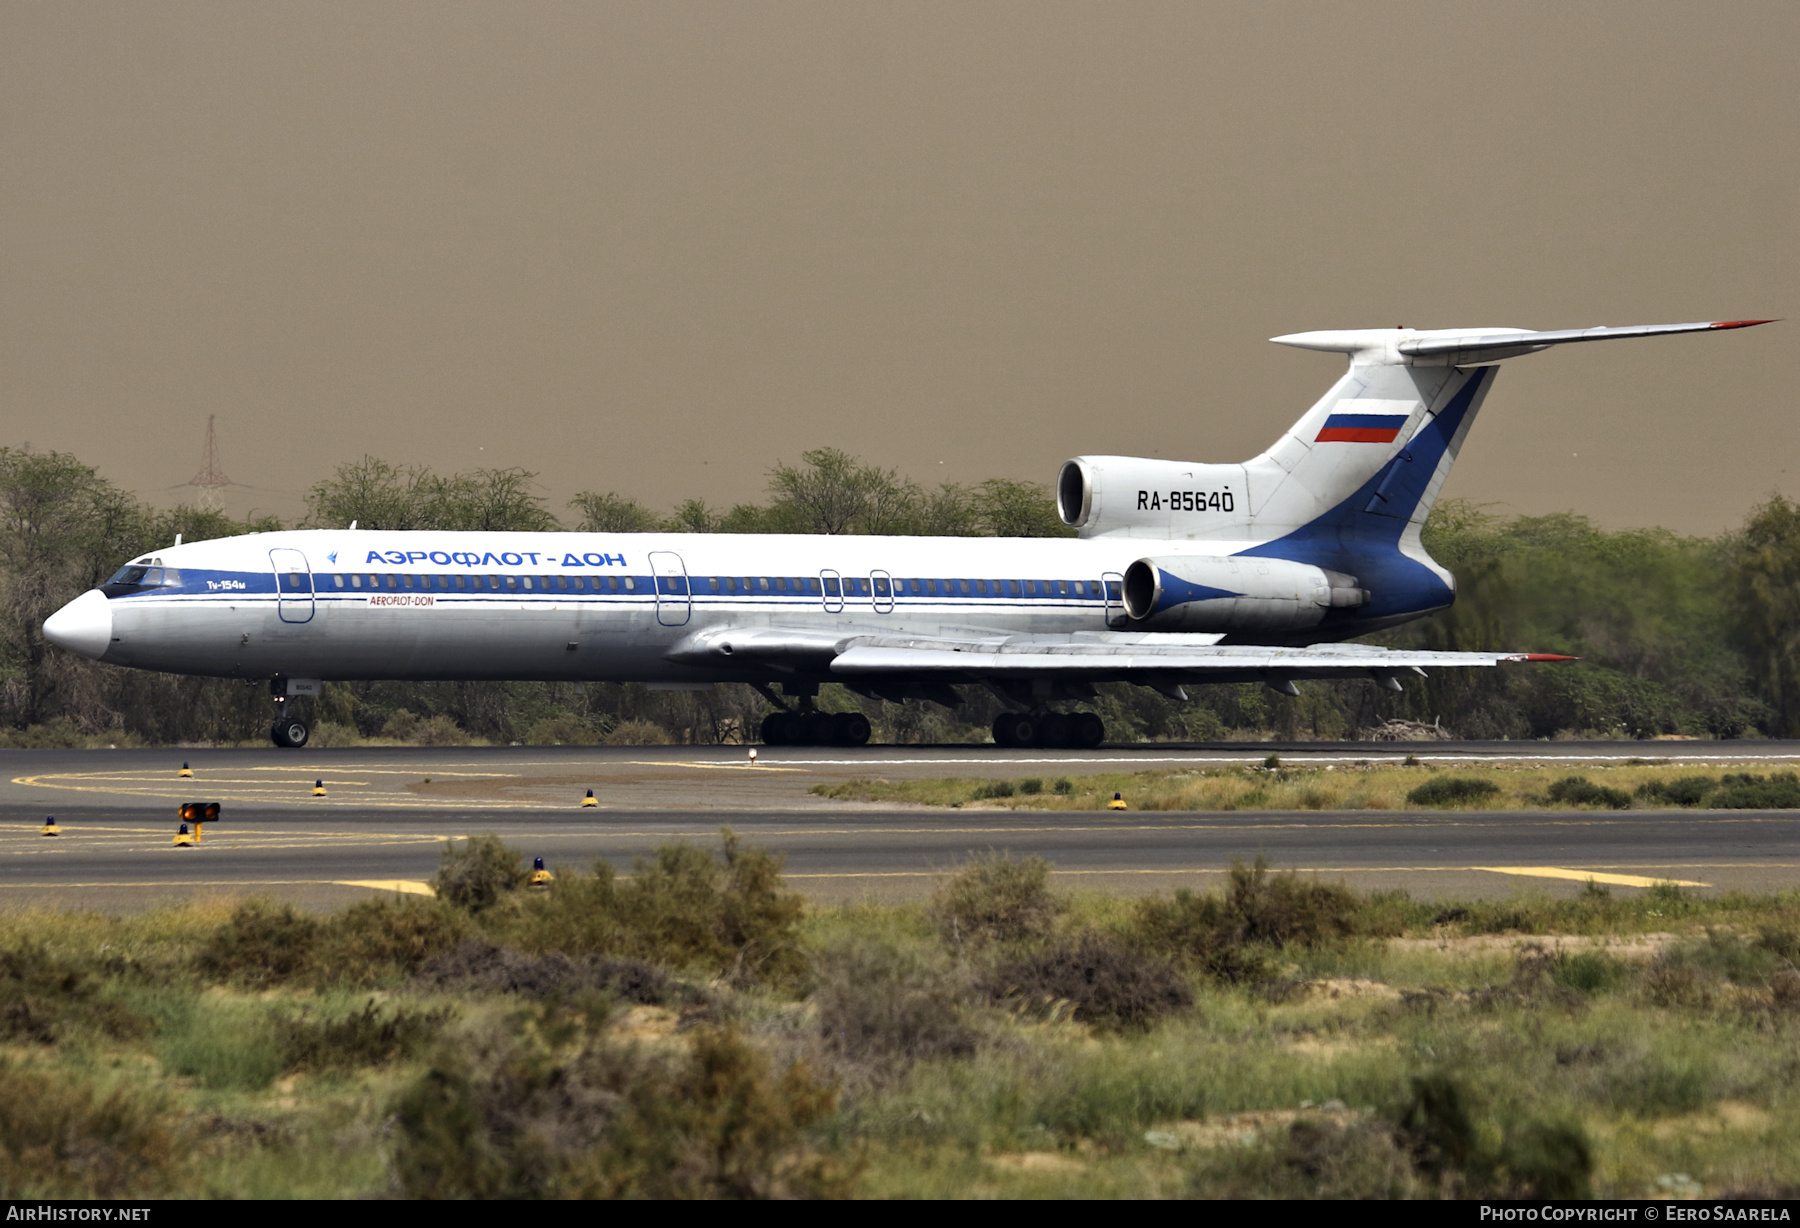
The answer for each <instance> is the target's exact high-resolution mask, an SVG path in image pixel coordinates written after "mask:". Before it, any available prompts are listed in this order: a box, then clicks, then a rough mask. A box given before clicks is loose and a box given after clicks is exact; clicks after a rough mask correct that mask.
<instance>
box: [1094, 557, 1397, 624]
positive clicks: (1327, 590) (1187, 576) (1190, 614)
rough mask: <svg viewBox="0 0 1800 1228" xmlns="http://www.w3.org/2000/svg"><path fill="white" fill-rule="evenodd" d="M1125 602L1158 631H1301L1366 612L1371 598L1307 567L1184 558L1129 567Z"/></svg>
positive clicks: (1337, 576)
mask: <svg viewBox="0 0 1800 1228" xmlns="http://www.w3.org/2000/svg"><path fill="white" fill-rule="evenodd" d="M1124 598H1125V612H1126V614H1128V615H1130V617H1131V619H1132V621H1133V622H1135V623H1139V624H1142V625H1146V626H1150V627H1154V628H1156V629H1157V630H1159V631H1176V630H1180V631H1295V630H1301V629H1304V628H1306V627H1314V626H1317V625H1318V624H1319V623H1320V622H1321V621H1323V620H1324V618H1325V614H1326V611H1328V610H1331V609H1333V608H1346V607H1354V606H1360V605H1365V604H1367V602H1368V600H1369V592H1368V590H1367V589H1363V588H1358V587H1357V586H1356V577H1354V576H1346V575H1343V574H1341V573H1339V572H1335V571H1326V570H1325V569H1324V568H1321V567H1314V566H1312V565H1311V564H1308V563H1295V562H1291V561H1289V560H1287V559H1265V558H1255V557H1251V556H1247V555H1238V556H1233V557H1226V558H1218V557H1210V556H1204V555H1185V556H1182V555H1177V556H1174V557H1169V558H1149V559H1139V560H1138V561H1137V562H1135V563H1133V564H1132V565H1131V566H1130V567H1127V568H1126V569H1125V592H1124Z"/></svg>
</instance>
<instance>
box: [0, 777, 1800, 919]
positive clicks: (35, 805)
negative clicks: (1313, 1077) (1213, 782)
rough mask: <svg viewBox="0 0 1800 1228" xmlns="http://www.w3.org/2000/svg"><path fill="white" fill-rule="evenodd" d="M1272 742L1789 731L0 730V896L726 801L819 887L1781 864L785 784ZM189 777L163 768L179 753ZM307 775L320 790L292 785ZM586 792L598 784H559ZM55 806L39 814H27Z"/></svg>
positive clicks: (1696, 832)
mask: <svg viewBox="0 0 1800 1228" xmlns="http://www.w3.org/2000/svg"><path fill="white" fill-rule="evenodd" d="M1272 749H1273V750H1274V751H1275V752H1276V753H1280V754H1282V755H1283V757H1284V758H1288V759H1291V760H1303V759H1313V760H1326V761H1329V760H1331V759H1334V758H1335V759H1339V760H1344V761H1353V760H1356V759H1368V760H1375V761H1378V760H1381V759H1383V758H1388V757H1392V758H1396V759H1397V758H1399V757H1400V756H1402V755H1404V754H1406V753H1408V752H1411V753H1414V754H1417V755H1418V756H1419V757H1420V758H1421V759H1423V760H1426V761H1442V762H1460V761H1467V760H1470V759H1474V758H1494V757H1500V756H1505V757H1507V758H1512V759H1515V760H1516V761H1519V762H1544V763H1564V762H1566V763H1569V764H1570V765H1571V766H1575V765H1577V764H1581V763H1594V762H1607V761H1615V762H1616V761H1623V760H1624V759H1626V758H1640V759H1659V758H1665V757H1666V758H1679V759H1681V760H1682V761H1684V762H1692V763H1694V765H1695V766H1696V769H1698V768H1699V767H1700V765H1701V764H1706V765H1716V766H1719V767H1725V766H1731V767H1743V766H1748V767H1751V768H1756V769H1761V770H1765V771H1766V770H1769V769H1771V768H1775V769H1779V768H1782V767H1784V766H1791V765H1792V764H1794V763H1796V762H1800V745H1797V744H1795V743H1770V742H1747V743H1716V742H1714V743H1599V744H1574V743H1491V744H1486V745H1485V746H1470V745H1468V744H1443V743H1438V744H1426V745H1417V744H1409V745H1403V746H1397V747H1385V746H1384V747H1376V746H1371V745H1370V744H1368V743H1357V744H1351V745H1350V746H1349V747H1348V748H1341V747H1333V746H1330V745H1329V744H1318V743H1312V744H1302V745H1301V746H1300V747H1299V748H1286V747H1283V748H1271V747H1269V746H1267V745H1264V744H1257V745H1254V746H1225V747H1208V748H1195V749H1187V748H1171V747H1167V746H1155V747H1148V748H1142V749H1139V748H1130V749H1127V750H1112V749H1106V748H1103V749H1101V750H1098V751H1092V752H1085V753H1084V752H1033V751H1004V750H998V749H996V748H993V747H986V748H961V747H952V748H930V749H925V750H918V749H915V748H910V747H907V748H898V747H869V748H863V749H861V750H854V751H846V750H818V749H805V750H802V749H788V750H775V751H768V752H766V753H765V754H762V755H760V756H759V758H761V759H762V760H763V762H762V763H761V764H760V765H759V766H757V767H754V768H752V767H749V766H747V760H746V758H745V752H744V750H743V749H742V748H736V747H729V748H706V747H702V748H695V747H657V748H602V749H586V748H583V749H575V748H537V747H517V748H480V749H470V748H443V749H428V750H419V749H413V748H397V749H356V750H344V751H337V750H323V751H313V752H306V751H302V752H299V753H298V754H295V753H292V752H279V751H274V750H270V751H266V752H265V751H258V750H205V751H199V750H195V751H180V750H174V751H170V750H157V751H140V750H129V751H126V750H121V751H41V752H27V751H13V752H0V763H4V764H5V766H7V767H8V768H9V769H10V770H9V771H8V772H6V773H5V775H4V779H5V780H6V782H7V783H6V784H5V785H4V786H3V787H0V907H30V906H35V905H45V906H51V905H53V906H58V907H69V906H77V907H81V906H90V907H97V908H103V909H109V910H112V909H121V910H131V909H139V908H144V907H149V906H153V905H155V904H157V903H161V902H172V901H176V900H184V899H193V898H204V897H229V896H245V895H253V894H268V895H273V896H276V897H278V898H285V899H290V900H293V901H295V902H297V903H300V904H303V905H305V906H308V907H319V908H324V907H332V906H336V905H339V904H342V903H346V902H348V901H351V900H354V899H357V898H362V897H365V896H366V895H367V894H368V893H369V892H371V891H393V890H399V891H418V890H421V889H422V884H423V883H424V881H425V880H427V879H429V878H430V876H431V874H432V872H433V871H434V869H435V868H436V866H437V864H438V860H439V857H440V855H441V850H442V847H443V842H444V841H445V840H448V839H452V838H457V837H463V836H467V835H471V834H476V833H480V832H489V831H491V832H495V833H498V834H499V835H500V836H502V837H503V838H504V839H505V840H506V841H507V842H508V843H509V844H511V845H513V846H514V847H516V848H518V850H519V851H520V852H521V853H522V854H524V855H525V856H527V857H532V856H541V857H543V858H544V859H545V860H546V862H547V863H548V864H549V865H550V866H551V867H552V868H553V869H554V868H556V867H558V866H561V867H563V868H565V869H569V868H585V867H586V866H588V865H590V864H592V863H593V862H594V861H595V860H596V859H598V858H605V859H606V860H608V861H610V862H612V863H613V864H614V865H616V866H617V867H618V868H619V869H620V870H622V871H625V872H629V870H630V867H631V864H632V862H633V860H634V859H635V858H636V857H639V856H642V855H645V854H647V853H649V852H650V851H651V850H652V849H653V848H655V847H656V846H657V845H659V844H661V843H664V842H665V841H668V840H670V839H677V838H679V839H686V840H689V841H691V842H695V843H700V844H715V843H716V841H717V838H718V831H719V828H720V827H721V826H724V825H729V826H730V827H732V829H733V830H734V831H736V832H737V834H738V835H739V836H740V837H742V838H743V839H744V840H745V841H746V842H747V843H750V844H753V845H757V846H761V847H767V848H770V849H773V850H775V851H778V852H780V853H782V854H784V855H785V856H786V859H787V871H788V877H789V880H790V882H791V883H792V884H793V885H794V886H795V887H797V888H798V889H800V890H802V891H804V892H805V893H806V894H808V895H809V896H811V897H813V898H815V899H820V900H845V899H857V898H878V899H892V898H908V897H913V898H916V897H918V896H920V895H924V894H926V893H928V892H929V891H930V890H931V888H932V886H933V885H934V884H935V883H936V881H937V880H938V878H939V876H940V875H941V874H943V873H944V872H945V871H946V870H949V869H951V868H953V867H954V866H955V865H956V864H957V863H958V862H960V861H962V860H964V859H966V858H967V857H969V856H970V855H973V854H980V853H984V852H987V851H990V850H993V851H1004V852H1008V853H1011V854H1012V855H1014V856H1020V857H1026V856H1037V857H1043V858H1045V859H1046V860H1048V861H1050V862H1051V863H1052V864H1053V865H1054V866H1055V877H1056V881H1058V882H1059V883H1060V884H1062V885H1065V886H1092V887H1106V888H1110V889H1115V890H1123V891H1127V892H1132V893H1138V892H1147V891H1153V890H1167V889H1172V888H1175V887H1204V886H1207V885H1209V884H1215V883H1217V882H1218V881H1219V877H1220V876H1221V875H1222V874H1224V873H1225V872H1227V871H1228V869H1229V867H1230V865H1231V863H1232V860H1233V859H1234V858H1243V859H1245V860H1249V859H1251V858H1254V857H1255V856H1257V855H1258V854H1259V853H1261V854H1263V855H1265V856H1267V857H1268V859H1269V860H1270V862H1271V863H1272V864H1274V865H1276V866H1278V867H1281V868H1294V869H1299V870H1302V871H1306V872H1316V873H1318V874H1320V875H1322V876H1324V877H1327V878H1330V879H1333V880H1342V881H1344V882H1347V883H1349V884H1350V885H1352V886H1354V887H1358V888H1361V889H1372V888H1393V887H1401V888H1405V889H1406V890H1408V891H1411V892H1412V893H1413V894H1414V895H1415V896H1419V897H1421V898H1443V899H1449V898H1474V897H1494V896H1506V895H1508V894H1511V893H1513V892H1515V891H1518V890H1521V889H1541V890H1545V891H1548V892H1551V893H1566V892H1572V891H1576V890H1580V889H1581V887H1582V884H1583V882H1584V881H1585V880H1586V879H1588V878H1590V877H1591V878H1594V879H1596V880H1598V881H1601V882H1605V883H1609V884H1611V885H1612V886H1614V887H1615V889H1618V890H1621V891H1631V890H1636V889H1641V888H1643V887H1646V886H1648V885H1649V884H1651V883H1653V882H1655V881H1661V880H1675V881H1681V882H1685V883H1690V884H1696V885H1697V889H1705V890H1727V889H1732V888H1742V889H1750V890H1766V889H1775V888H1788V887H1793V886H1796V885H1800V814H1797V813H1795V812H1780V811H1777V812H1766V813H1765V812H1748V811H1711V812H1708V811H1625V812H1618V813H1613V812H1586V811H1548V812H1546V811H1525V812H1421V811H1404V812H1376V811H1356V812H1350V811H1322V812H1312V811H1308V812H1301V813H1292V814H1289V813H1274V812H1261V811H1239V812H1236V813H1231V814H1179V813H1166V812H1159V813H1131V812H1127V813H1124V814H1113V813H1109V812H1088V811H1029V810H1017V811H1015V810H1006V809H973V808H972V809H964V810H956V811H946V810H940V809H936V808H926V807H891V806H889V807H883V806H874V805H865V804H858V803H844V802H840V801H833V800H829V799H826V798H822V797H819V796H817V795H815V794H813V793H811V792H810V790H811V787H812V786H813V785H815V784H818V783H821V782H831V781H838V780H848V779H853V778H855V777H858V776H886V777H888V778H889V779H895V778H900V777H904V776H923V777H939V776H990V777H1015V778H1016V777H1020V776H1026V775H1042V776H1045V777H1050V776H1053V775H1079V774H1083V773H1092V772H1099V771H1119V770H1133V769H1149V768H1159V767H1179V766H1180V765H1181V764H1183V763H1188V764H1193V765H1195V766H1198V765H1201V764H1213V763H1218V762H1224V761H1240V762H1261V760H1262V758H1263V757H1264V756H1265V755H1267V754H1269V753H1271V751H1272ZM184 760H185V761H187V762H188V763H190V764H191V765H192V768H193V770H194V772H195V776H194V777H193V778H192V779H183V778H180V777H178V776H177V775H176V772H177V770H178V769H179V767H180V765H181V763H182V762H183V761H184ZM317 780H323V781H324V782H325V787H326V796H324V797H314V796H312V792H311V791H312V787H313V784H314V782H315V781H317ZM588 788H592V789H594V790H595V793H596V797H597V798H598V799H599V800H600V801H601V803H602V804H601V805H600V806H598V807H595V808H583V807H581V806H580V804H579V800H580V798H581V797H582V796H583V794H584V793H585V791H586V790H587V789H588ZM189 799H192V800H218V801H222V802H223V803H224V806H225V817H224V819H223V821H221V822H219V823H215V824H209V825H208V826H207V828H206V831H205V833H204V837H203V843H202V845H201V847H199V848H177V847H175V846H174V845H173V844H172V843H171V839H172V837H173V835H174V834H175V827H176V821H175V806H176V804H177V803H179V802H180V801H183V800H189ZM49 814H55V815H56V816H57V818H58V821H59V824H60V826H61V827H62V831H63V834H62V835H60V836H56V837H45V836H42V835H40V834H39V827H40V825H41V824H42V823H43V821H44V818H45V816H46V815H49Z"/></svg>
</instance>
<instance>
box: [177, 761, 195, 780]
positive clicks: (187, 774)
mask: <svg viewBox="0 0 1800 1228" xmlns="http://www.w3.org/2000/svg"><path fill="white" fill-rule="evenodd" d="M175 775H176V776H177V777H181V778H186V779H192V778H193V775H194V769H193V768H191V767H189V766H188V765H187V764H186V763H185V762H183V763H182V765H181V770H180V771H179V772H177V773H175Z"/></svg>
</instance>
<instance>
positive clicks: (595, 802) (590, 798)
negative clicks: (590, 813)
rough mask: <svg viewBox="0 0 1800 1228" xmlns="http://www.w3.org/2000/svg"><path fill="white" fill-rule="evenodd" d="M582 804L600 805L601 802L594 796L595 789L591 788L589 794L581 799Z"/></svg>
mask: <svg viewBox="0 0 1800 1228" xmlns="http://www.w3.org/2000/svg"><path fill="white" fill-rule="evenodd" d="M581 804H582V805H583V806H598V805H599V804H600V803H599V801H598V800H597V799H596V798H595V797H594V791H593V790H592V789H589V790H588V791H587V796H586V797H584V798H582V799H581Z"/></svg>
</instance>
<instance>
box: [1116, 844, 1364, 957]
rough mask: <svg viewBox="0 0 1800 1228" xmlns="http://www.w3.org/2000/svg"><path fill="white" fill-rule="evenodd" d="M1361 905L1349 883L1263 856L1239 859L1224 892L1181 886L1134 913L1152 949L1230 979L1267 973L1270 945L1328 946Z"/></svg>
mask: <svg viewBox="0 0 1800 1228" xmlns="http://www.w3.org/2000/svg"><path fill="white" fill-rule="evenodd" d="M1360 907H1361V904H1360V901H1359V900H1358V898H1357V896H1356V893H1355V892H1353V891H1351V890H1350V889H1349V888H1347V887H1344V886H1341V885H1338V884H1333V883H1321V882H1318V881H1316V880H1307V879H1302V878H1300V877H1299V876H1298V875H1296V874H1295V873H1293V871H1291V870H1290V871H1288V872H1287V873H1285V874H1271V873H1269V867H1268V863H1267V862H1266V861H1265V860H1264V859H1263V858H1262V857H1260V856H1259V857H1257V859H1256V863H1255V864H1254V865H1251V866H1246V865H1244V863H1243V862H1241V861H1234V862H1233V863H1232V866H1231V876H1230V880H1229V882H1228V884H1227V887H1226V891H1225V893H1224V895H1222V896H1218V895H1212V894H1210V893H1208V894H1201V893H1197V892H1193V891H1188V890H1185V889H1184V890H1181V891H1177V892H1176V893H1175V895H1174V896H1173V898H1171V897H1168V896H1162V895H1154V896H1150V897H1147V898H1146V899H1144V900H1143V901H1141V902H1140V903H1139V904H1138V907H1137V911H1136V913H1135V915H1134V916H1133V918H1132V926H1131V931H1130V932H1131V935H1132V937H1133V938H1134V939H1135V940H1136V941H1137V942H1138V943H1140V944H1141V945H1143V946H1144V947H1145V948H1147V949H1148V950H1151V951H1154V952H1157V953H1158V954H1161V955H1164V956H1166V957H1168V958H1170V959H1173V960H1175V961H1176V962H1177V963H1181V964H1185V965H1188V966H1191V967H1195V968H1198V969H1200V970H1201V971H1204V972H1206V973H1207V974H1208V975H1211V976H1215V977H1218V978H1220V979H1222V980H1228V981H1242V980H1247V979H1252V978H1255V977H1258V976H1261V975H1262V974H1263V973H1264V971H1265V970H1266V968H1267V966H1268V955H1267V949H1268V948H1271V947H1279V946H1283V945H1287V944H1293V945H1295V946H1303V947H1321V946H1326V945H1328V944H1331V943H1334V942H1337V941H1339V940H1341V939H1343V938H1346V937H1349V936H1350V935H1351V934H1353V933H1355V932H1356V929H1357V915H1358V911H1359V909H1360Z"/></svg>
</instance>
